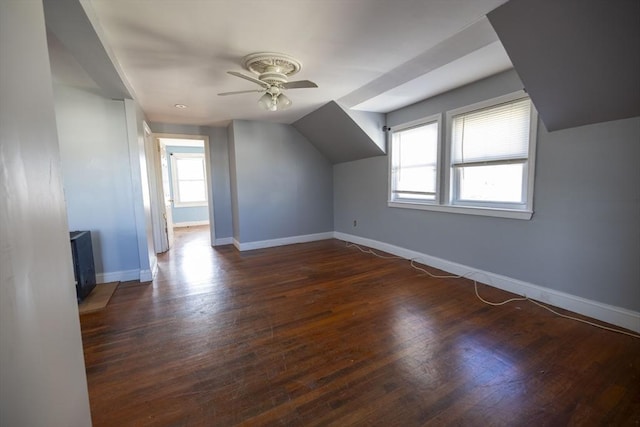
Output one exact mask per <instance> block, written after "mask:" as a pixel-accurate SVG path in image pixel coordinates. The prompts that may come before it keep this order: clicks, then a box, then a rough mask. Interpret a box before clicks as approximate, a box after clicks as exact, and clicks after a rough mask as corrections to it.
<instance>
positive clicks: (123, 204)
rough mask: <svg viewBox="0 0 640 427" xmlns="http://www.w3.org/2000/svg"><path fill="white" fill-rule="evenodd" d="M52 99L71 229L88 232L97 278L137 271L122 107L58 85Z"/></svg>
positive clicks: (136, 245) (131, 198) (119, 102)
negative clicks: (102, 274) (100, 274)
mask: <svg viewBox="0 0 640 427" xmlns="http://www.w3.org/2000/svg"><path fill="white" fill-rule="evenodd" d="M54 98H55V106H56V121H57V124H58V137H59V140H60V157H61V159H62V173H63V177H64V190H65V196H66V200H67V210H68V214H69V228H70V229H71V230H90V231H91V238H92V239H93V254H94V261H95V266H96V272H97V273H115V272H123V271H130V270H138V269H140V261H139V253H138V236H137V230H136V220H135V215H134V208H133V192H132V191H133V187H132V182H131V165H130V160H129V144H128V139H127V125H126V120H125V109H124V102H123V101H119V100H111V99H106V98H104V97H102V96H100V95H96V94H94V93H91V92H89V91H86V90H83V89H76V88H72V87H69V86H61V85H55V86H54ZM147 268H148V267H147Z"/></svg>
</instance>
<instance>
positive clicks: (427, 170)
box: [391, 122, 438, 200]
mask: <svg viewBox="0 0 640 427" xmlns="http://www.w3.org/2000/svg"><path fill="white" fill-rule="evenodd" d="M392 144H393V147H392V154H391V155H392V191H393V194H392V199H398V198H410V199H420V200H435V196H434V195H432V194H429V195H425V194H416V192H418V193H420V192H422V193H435V191H436V185H437V182H436V178H437V176H436V174H437V162H438V159H437V157H438V123H437V122H435V123H429V124H426V125H422V126H419V127H415V128H411V129H407V130H403V131H398V132H395V133H394V134H393V139H392ZM405 192H413V193H405Z"/></svg>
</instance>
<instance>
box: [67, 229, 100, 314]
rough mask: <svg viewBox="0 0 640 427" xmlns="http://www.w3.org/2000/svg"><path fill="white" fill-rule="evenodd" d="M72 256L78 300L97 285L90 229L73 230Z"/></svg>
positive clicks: (71, 237) (71, 234)
mask: <svg viewBox="0 0 640 427" xmlns="http://www.w3.org/2000/svg"><path fill="white" fill-rule="evenodd" d="M69 237H70V239H71V256H72V257H73V275H74V276H75V279H76V296H77V297H78V302H81V301H82V300H83V299H85V298H86V297H87V295H89V293H90V292H91V291H92V290H93V288H95V287H96V268H95V265H94V263H93V247H92V246H91V232H90V231H72V232H71V233H69Z"/></svg>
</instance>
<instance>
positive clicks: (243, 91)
mask: <svg viewBox="0 0 640 427" xmlns="http://www.w3.org/2000/svg"><path fill="white" fill-rule="evenodd" d="M253 92H264V90H262V89H254V90H237V91H235V92H222V93H219V94H218V95H219V96H227V95H238V94H240V93H253Z"/></svg>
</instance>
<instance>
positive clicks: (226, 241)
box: [214, 237, 235, 246]
mask: <svg viewBox="0 0 640 427" xmlns="http://www.w3.org/2000/svg"><path fill="white" fill-rule="evenodd" d="M234 244H235V243H234V240H233V237H221V238H219V239H216V241H215V242H214V245H215V246H222V245H234Z"/></svg>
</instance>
